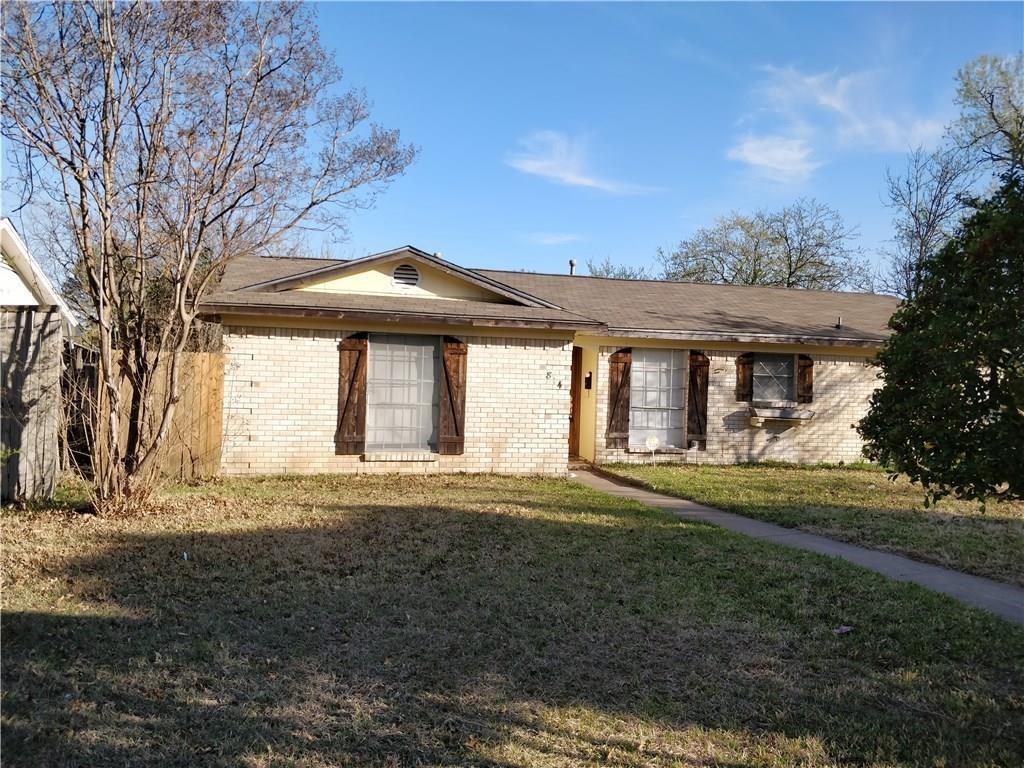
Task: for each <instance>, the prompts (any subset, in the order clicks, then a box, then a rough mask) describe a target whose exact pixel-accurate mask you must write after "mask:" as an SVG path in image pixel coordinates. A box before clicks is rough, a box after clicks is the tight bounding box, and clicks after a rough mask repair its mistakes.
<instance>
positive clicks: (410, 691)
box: [3, 486, 1024, 766]
mask: <svg viewBox="0 0 1024 768" xmlns="http://www.w3.org/2000/svg"><path fill="white" fill-rule="evenodd" d="M494 493H495V497H494V498H497V499H498V500H497V501H496V502H494V504H493V505H492V507H493V509H491V510H490V511H486V510H483V509H479V510H477V509H467V508H466V507H465V506H462V507H459V506H451V507H415V508H396V507H392V506H383V505H372V506H371V505H356V506H347V505H346V506H338V507H336V508H334V509H331V508H325V507H324V506H323V505H312V504H310V505H306V506H307V507H308V509H307V510H306V511H308V513H309V516H308V517H307V518H304V519H303V520H302V522H301V524H293V525H290V526H288V527H264V528H256V529H249V530H239V531H237V532H203V531H197V532H190V533H180V534H171V533H161V534H119V535H117V536H113V537H111V539H110V540H109V542H108V545H107V546H106V547H105V548H103V549H101V550H99V551H98V552H97V553H96V554H93V555H90V556H88V557H80V558H78V559H76V560H73V561H71V562H70V563H69V564H68V566H67V567H66V568H65V569H64V570H63V572H62V573H60V574H59V576H60V578H61V579H63V580H65V581H66V583H67V589H68V590H69V591H71V592H72V593H74V594H75V596H76V597H77V598H78V599H79V600H81V601H85V602H87V603H89V604H91V605H95V606H96V610H97V615H95V616H74V615H64V614H56V613H32V612H21V613H8V614H5V615H4V617H3V631H4V668H3V678H4V680H3V682H4V690H5V702H4V712H3V718H4V719H3V725H4V733H3V737H4V748H5V749H4V758H5V762H6V763H7V764H8V765H12V766H14V765H72V764H74V765H114V764H116V765H125V764H128V765H198V764H204V765H238V764H243V765H300V764H301V765H310V766H319V765H337V764H345V763H360V764H365V763H376V764H394V765H407V764H467V763H469V764H478V765H488V766H501V765H512V764H537V763H542V762H548V763H552V764H580V763H586V762H592V763H594V764H622V765H632V764H651V763H657V764H688V765H729V764H735V765H741V764H742V765H748V764H765V763H769V762H773V761H777V762H778V764H794V763H801V764H816V763H821V764H834V763H836V762H849V763H853V764H862V763H870V762H872V761H878V762H883V763H920V764H934V763H945V764H951V765H954V764H955V765H982V764H990V763H995V764H1000V763H1006V762H1008V761H1011V760H1012V759H1014V756H1017V757H1019V756H1020V754H1022V752H1024V735H1022V734H1024V713H1022V708H1021V691H1022V690H1024V672H1022V668H1021V663H1022V657H1024V633H1020V632H1019V631H1018V630H1016V629H1015V628H1012V627H1011V626H1010V625H1008V624H1005V623H1002V622H1000V621H998V620H997V619H994V618H990V617H988V616H986V615H984V614H981V613H979V612H974V611H970V610H967V609H963V608H960V607H959V606H956V605H954V604H952V603H951V602H950V601H948V600H946V599H945V598H942V597H940V596H937V595H933V594H931V593H928V592H925V591H924V590H919V589H916V588H914V587H912V586H909V585H899V584H895V583H891V582H887V581H885V580H884V579H882V578H881V577H875V576H874V575H871V574H865V573H864V572H861V571H859V570H857V569H855V568H853V567H852V566H847V565H845V564H843V563H834V562H831V561H825V560H824V559H822V558H818V557H816V556H814V555H807V554H803V553H795V552H790V551H786V552H785V553H784V554H780V550H779V549H777V548H774V547H772V546H770V545H762V544H758V543H756V542H750V541H747V540H744V539H741V538H739V537H736V536H733V535H731V534H729V533H727V532H725V531H721V530H719V529H716V528H712V527H709V526H703V525H695V524H687V523H681V522H677V521H675V520H671V519H668V518H666V517H662V516H660V515H654V514H650V513H647V512H642V511H638V509H637V508H620V507H612V506H609V505H608V504H607V503H603V504H602V503H597V502H594V503H593V504H590V505H588V504H587V503H585V502H580V503H579V504H577V503H575V502H574V505H573V506H574V508H577V507H578V508H579V510H578V512H577V514H576V515H575V517H567V516H566V515H564V514H563V513H562V511H561V510H559V509H557V508H556V507H554V506H553V505H549V504H544V503H536V502H531V501H525V500H522V499H513V498H508V499H507V500H506V501H503V500H502V499H501V498H500V496H498V494H500V493H504V494H508V488H507V487H504V488H502V487H500V486H496V487H495V489H494ZM505 503H507V504H508V505H509V506H514V507H515V508H516V509H517V510H518V512H517V513H515V514H512V513H510V514H503V513H502V512H501V511H500V510H501V508H502V505H503V504H505ZM293 506H296V507H301V506H303V505H293ZM183 553H188V559H187V560H186V559H184V557H183ZM839 624H851V625H853V626H854V627H855V629H854V631H853V632H852V633H850V634H848V635H842V636H837V635H835V634H834V633H833V632H832V629H833V628H834V627H836V626H837V625H839ZM1014 702H1016V703H1014Z"/></svg>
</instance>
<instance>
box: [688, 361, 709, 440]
mask: <svg viewBox="0 0 1024 768" xmlns="http://www.w3.org/2000/svg"><path fill="white" fill-rule="evenodd" d="M710 369H711V362H710V361H709V360H708V358H707V356H706V355H704V354H702V353H700V352H690V386H689V396H688V397H687V403H686V439H687V441H689V440H697V441H699V443H700V445H699V446H698V447H699V448H700V449H701V450H703V449H704V448H705V447H706V446H707V443H706V442H705V441H706V440H707V436H708V374H709V372H710Z"/></svg>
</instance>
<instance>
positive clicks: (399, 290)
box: [299, 260, 509, 304]
mask: <svg viewBox="0 0 1024 768" xmlns="http://www.w3.org/2000/svg"><path fill="white" fill-rule="evenodd" d="M399 264H410V265H412V266H413V267H415V268H416V271H417V272H419V273H420V281H419V284H418V285H415V286H401V285H395V284H394V282H393V281H392V279H391V273H392V272H394V270H395V267H397V266H398V265H399ZM299 290H301V291H317V292H320V293H357V294H365V295H371V296H412V297H415V298H418V299H456V300H459V301H485V302H491V303H495V304H508V303H509V302H508V300H507V299H505V298H504V297H503V296H500V295H498V294H496V293H492V292H491V291H488V290H487V289H486V288H481V287H479V286H476V285H473V284H472V283H468V282H466V281H465V280H462V279H460V278H458V277H454V276H452V275H449V274H447V273H445V272H442V271H441V270H439V269H434V268H432V267H428V266H426V265H425V264H421V263H418V262H413V261H402V260H396V261H391V262H388V263H387V264H378V265H376V266H374V267H371V268H368V269H365V270H363V271H361V272H353V273H349V274H345V275H341V276H339V277H334V278H329V279H327V280H324V281H323V282H322V283H315V284H313V285H307V286H305V287H304V288H300V289H299Z"/></svg>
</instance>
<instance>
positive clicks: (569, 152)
mask: <svg viewBox="0 0 1024 768" xmlns="http://www.w3.org/2000/svg"><path fill="white" fill-rule="evenodd" d="M505 163H506V165H509V166H511V167H512V168H515V169H516V170H517V171H521V172H522V173H528V174H530V175H532V176H540V177H541V178H542V179H547V180H548V181H551V182H554V183H555V184H564V185H566V186H570V187H587V188H590V189H598V190H601V191H602V192H608V193H609V194H613V195H640V194H645V193H647V192H651V191H653V189H652V188H651V187H646V186H643V185H640V184H632V183H630V182H625V181H615V180H613V179H606V178H602V177H600V176H597V175H595V174H594V173H593V172H591V171H590V170H588V168H587V166H588V164H589V163H588V158H587V150H586V143H585V142H584V141H583V140H582V139H573V138H572V137H570V136H568V135H566V134H564V133H561V132H559V131H537V132H535V133H531V134H530V135H528V136H526V137H525V138H523V139H520V140H519V150H518V151H516V152H510V153H509V154H508V155H507V156H506V157H505Z"/></svg>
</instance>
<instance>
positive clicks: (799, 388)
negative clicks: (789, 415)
mask: <svg viewBox="0 0 1024 768" xmlns="http://www.w3.org/2000/svg"><path fill="white" fill-rule="evenodd" d="M813 400H814V361H813V360H811V358H810V357H808V356H807V355H797V356H796V401H797V402H798V403H809V402H811V401H813Z"/></svg>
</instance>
